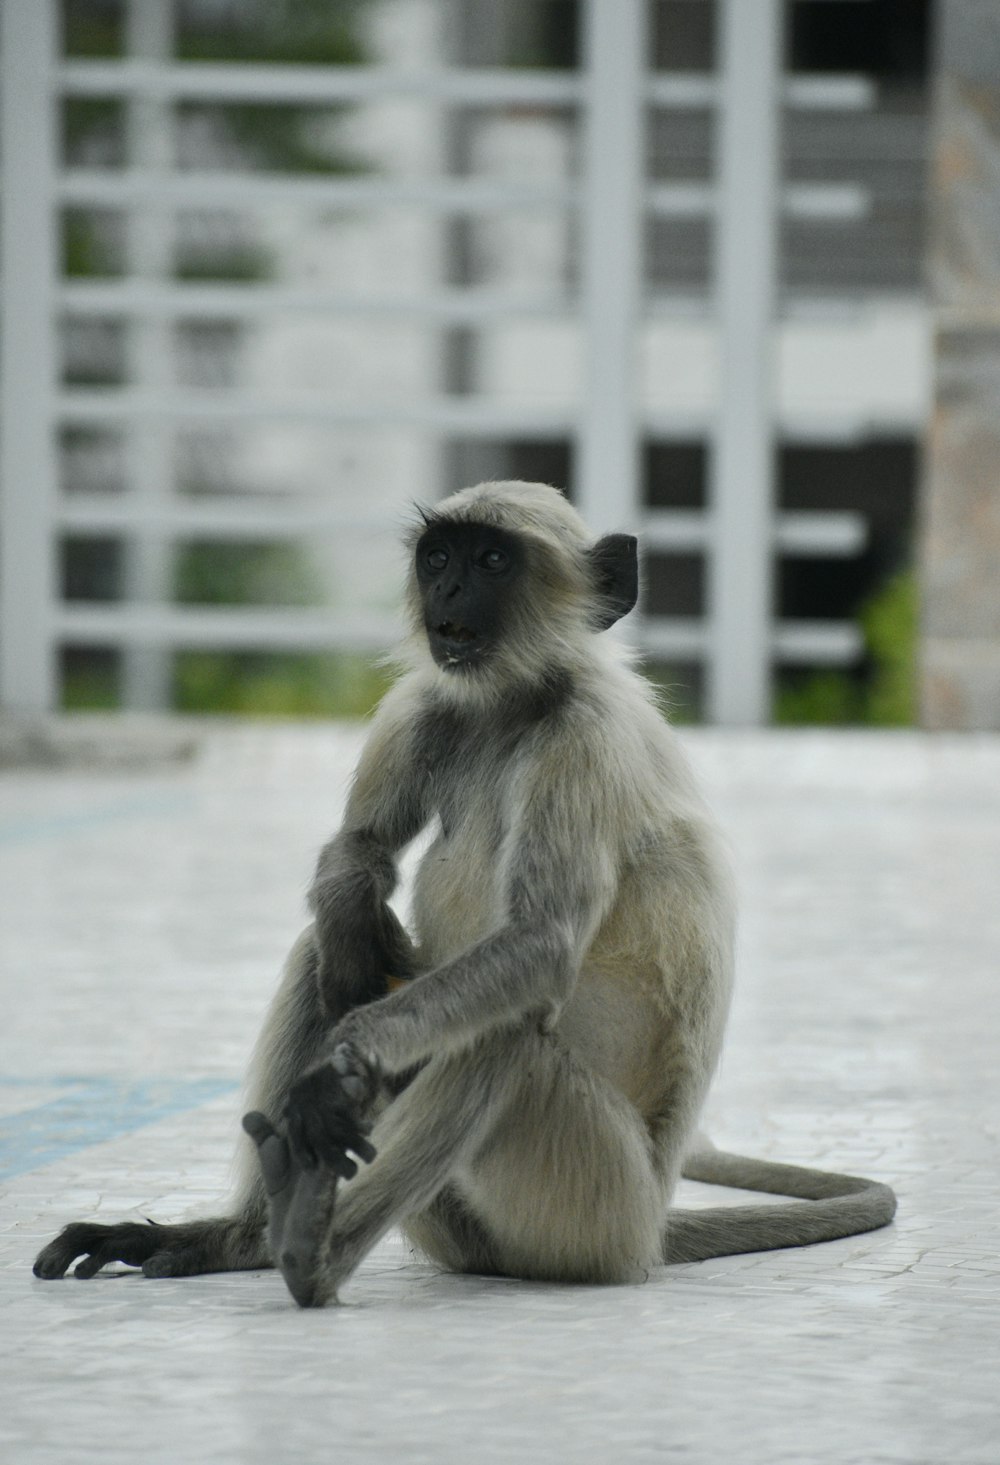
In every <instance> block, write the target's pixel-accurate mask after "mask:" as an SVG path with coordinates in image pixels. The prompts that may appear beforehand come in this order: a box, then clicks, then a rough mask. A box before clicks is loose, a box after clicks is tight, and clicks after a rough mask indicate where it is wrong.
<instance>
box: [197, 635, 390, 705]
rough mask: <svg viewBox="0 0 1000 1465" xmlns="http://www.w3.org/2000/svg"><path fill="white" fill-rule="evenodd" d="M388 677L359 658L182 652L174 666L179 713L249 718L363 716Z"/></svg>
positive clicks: (323, 654)
mask: <svg viewBox="0 0 1000 1465" xmlns="http://www.w3.org/2000/svg"><path fill="white" fill-rule="evenodd" d="M389 681H390V678H389V674H388V673H387V672H385V671H383V670H382V669H381V668H380V667H379V666H377V665H375V664H373V663H372V662H371V661H369V660H367V659H366V658H365V657H362V656H355V655H350V654H348V653H336V652H316V653H302V654H298V655H281V654H279V653H257V652H230V651H217V652H212V651H186V652H181V653H180V654H179V655H178V656H177V658H176V661H175V672H174V706H175V707H176V708H177V710H178V711H180V712H227V713H233V714H241V715H245V716H254V717H367V716H368V714H369V713H370V712H371V711H372V710H373V709H374V708H375V706H376V705H377V703H378V702H379V700H380V698H381V697H382V695H383V694H384V692H385V691H386V688H387V687H388V685H389Z"/></svg>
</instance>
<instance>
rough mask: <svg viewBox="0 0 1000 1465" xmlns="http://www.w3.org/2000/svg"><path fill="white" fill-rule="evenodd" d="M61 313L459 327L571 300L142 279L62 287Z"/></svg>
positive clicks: (543, 313)
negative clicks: (327, 318)
mask: <svg viewBox="0 0 1000 1465" xmlns="http://www.w3.org/2000/svg"><path fill="white" fill-rule="evenodd" d="M58 302H59V307H60V309H62V310H63V311H65V312H66V313H68V314H72V315H99V314H100V315H112V314H120V315H125V314H135V315H148V316H159V317H162V318H170V317H177V316H189V317H192V318H199V319H202V320H234V319H240V318H251V317H253V318H256V317H261V316H270V315H276V314H278V313H280V312H281V311H289V312H299V311H307V312H308V313H309V314H310V315H316V314H320V313H324V312H328V313H329V314H331V315H348V316H351V315H365V316H386V317H389V318H391V319H393V320H399V319H417V320H429V319H430V320H436V321H441V322H444V323H446V324H461V323H465V322H470V321H478V320H508V319H510V318H511V317H521V318H523V317H525V316H530V317H532V318H537V317H549V318H550V317H553V316H564V315H569V314H570V312H571V311H572V310H573V308H574V304H573V301H572V300H570V299H569V298H568V297H567V296H560V295H514V294H511V292H510V291H500V290H473V289H465V290H444V291H438V292H436V293H435V292H429V293H428V294H427V295H425V296H405V297H404V296H392V295H384V296H377V295H376V296H372V295H369V296H365V295H345V294H342V293H340V292H339V291H324V290H313V289H308V290H307V289H300V288H296V287H294V286H281V285H268V284H264V285H246V284H228V283H224V284H177V285H171V284H164V285H147V284H145V283H143V282H140V281H136V280H79V281H75V280H74V281H70V282H67V283H65V284H63V285H62V287H61V288H60V290H59V294H58Z"/></svg>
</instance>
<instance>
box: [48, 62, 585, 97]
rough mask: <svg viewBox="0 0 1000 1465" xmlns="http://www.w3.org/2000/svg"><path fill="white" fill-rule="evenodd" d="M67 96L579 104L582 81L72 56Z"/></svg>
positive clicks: (62, 80)
mask: <svg viewBox="0 0 1000 1465" xmlns="http://www.w3.org/2000/svg"><path fill="white" fill-rule="evenodd" d="M56 84H57V86H58V87H59V88H60V89H61V90H62V91H63V92H65V93H66V94H67V95H70V96H124V95H127V94H129V93H142V94H143V95H145V96H154V97H156V98H157V99H159V100H169V99H173V100H175V101H204V102H221V103H224V102H259V103H268V102H270V103H278V102H289V103H294V104H297V105H300V106H301V105H313V106H322V105H324V104H327V105H334V104H337V103H340V102H367V101H372V100H375V99H378V98H381V97H393V98H395V97H418V98H422V99H426V100H427V101H432V102H449V103H454V104H457V105H460V106H476V107H488V106H499V105H517V104H525V103H527V104H531V103H534V104H536V105H545V104H549V105H552V106H563V105H567V104H572V103H575V102H578V101H579V100H580V99H581V96H582V90H583V89H582V82H581V78H580V76H579V75H578V74H574V73H573V72H561V71H543V70H538V71H535V70H528V69H524V70H517V69H513V68H507V67H476V68H473V67H468V68H464V67H455V68H453V69H449V70H447V71H445V70H437V71H435V70H428V71H416V70H406V69H403V68H396V67H389V66H309V65H296V64H292V65H276V64H274V63H271V62H268V63H266V64H263V63H257V64H254V63H241V62H223V63H221V64H213V63H212V62H205V61H195V62H183V61H181V62H177V63H175V64H173V65H169V66H156V65H150V64H149V63H146V62H142V61H117V62H115V61H70V62H66V63H65V64H64V65H63V66H61V67H60V68H59V70H58V72H57V73H56Z"/></svg>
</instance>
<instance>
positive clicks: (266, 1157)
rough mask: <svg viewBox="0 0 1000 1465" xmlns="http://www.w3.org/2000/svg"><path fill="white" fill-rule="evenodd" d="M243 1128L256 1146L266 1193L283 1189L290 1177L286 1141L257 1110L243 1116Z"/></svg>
mask: <svg viewBox="0 0 1000 1465" xmlns="http://www.w3.org/2000/svg"><path fill="white" fill-rule="evenodd" d="M243 1128H244V1129H245V1130H246V1132H247V1134H248V1135H249V1136H250V1138H251V1139H252V1140H253V1142H254V1144H255V1145H256V1146H257V1159H258V1161H259V1162H260V1172H261V1175H262V1176H263V1179H264V1188H265V1190H266V1191H267V1193H268V1195H277V1194H278V1192H279V1191H281V1190H284V1189H285V1187H286V1185H287V1184H288V1182H289V1179H290V1178H291V1173H292V1172H291V1159H290V1156H289V1153H288V1141H287V1139H285V1137H284V1135H282V1134H279V1133H278V1132H277V1130H276V1129H275V1128H274V1127H273V1126H272V1124H271V1122H270V1121H269V1120H268V1119H267V1118H266V1117H265V1116H264V1115H263V1114H261V1113H259V1112H258V1111H257V1110H251V1112H250V1113H249V1114H244V1116H243Z"/></svg>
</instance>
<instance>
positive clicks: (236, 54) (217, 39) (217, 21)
mask: <svg viewBox="0 0 1000 1465" xmlns="http://www.w3.org/2000/svg"><path fill="white" fill-rule="evenodd" d="M366 3H367V0H241V4H240V5H238V6H236V5H230V6H227V7H225V8H224V9H219V8H218V7H214V8H213V7H207V8H206V9H204V10H203V11H201V12H199V11H197V10H194V9H189V13H188V15H187V16H186V17H185V24H183V25H181V26H180V28H179V31H178V39H177V54H178V58H179V59H180V60H184V61H279V62H304V63H307V64H308V63H312V64H313V65H319V64H324V65H328V66H347V65H350V64H352V63H355V62H358V61H362V60H363V59H364V56H363V53H362V49H361V45H360V43H359V40H358V35H357V22H358V16H359V13H360V12H361V10H362V9H363V8H364V6H365V4H366Z"/></svg>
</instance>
